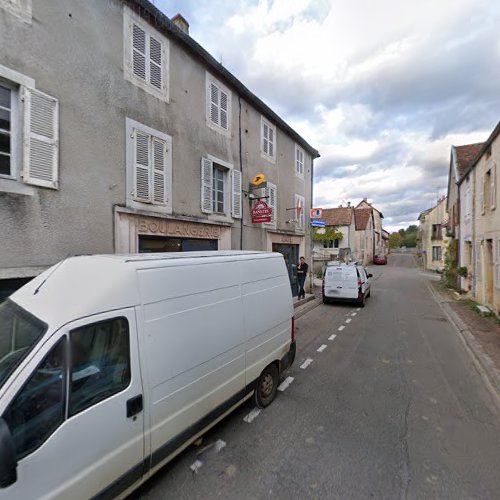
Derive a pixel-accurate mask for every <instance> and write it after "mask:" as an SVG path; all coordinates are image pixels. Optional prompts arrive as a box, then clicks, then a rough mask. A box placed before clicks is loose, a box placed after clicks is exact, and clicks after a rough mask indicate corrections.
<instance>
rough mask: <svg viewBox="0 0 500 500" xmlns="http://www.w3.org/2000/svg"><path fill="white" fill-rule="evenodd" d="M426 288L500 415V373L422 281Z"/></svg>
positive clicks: (441, 298)
mask: <svg viewBox="0 0 500 500" xmlns="http://www.w3.org/2000/svg"><path fill="white" fill-rule="evenodd" d="M424 281H425V284H426V286H427V288H428V289H429V291H430V292H431V294H432V296H433V298H434V299H435V301H436V302H437V303H438V304H439V306H440V307H441V309H442V310H443V312H444V313H445V314H446V316H447V317H448V319H449V321H450V323H451V324H452V325H453V326H454V327H455V329H456V330H457V331H458V333H459V334H460V339H461V340H462V342H463V343H464V346H465V347H466V349H467V351H468V352H469V354H470V355H471V359H472V361H473V363H474V366H475V368H476V370H477V372H478V373H479V375H480V377H481V378H482V379H483V381H484V382H485V385H486V387H487V388H488V390H489V392H490V393H491V395H492V397H493V402H494V403H495V406H496V409H497V411H498V412H499V413H500V372H499V371H498V370H497V368H496V367H495V365H494V363H493V361H492V360H491V358H490V357H489V356H488V355H487V354H486V353H485V352H484V350H483V349H482V347H481V346H480V345H479V343H478V342H477V340H476V339H475V338H474V335H473V334H472V332H471V331H470V329H469V327H468V326H467V325H466V324H465V323H464V321H462V319H461V318H460V317H459V316H458V314H457V313H456V312H455V311H454V310H453V309H452V308H451V307H450V305H449V303H448V302H449V301H447V300H446V298H445V297H443V296H442V295H441V294H440V293H439V292H438V291H436V290H434V289H433V288H432V286H431V285H430V284H429V283H428V282H427V280H424Z"/></svg>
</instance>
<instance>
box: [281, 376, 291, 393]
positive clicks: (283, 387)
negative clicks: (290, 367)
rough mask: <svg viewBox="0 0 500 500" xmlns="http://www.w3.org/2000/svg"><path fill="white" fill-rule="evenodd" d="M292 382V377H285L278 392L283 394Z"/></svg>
mask: <svg viewBox="0 0 500 500" xmlns="http://www.w3.org/2000/svg"><path fill="white" fill-rule="evenodd" d="M293 381H294V378H293V377H287V378H286V379H285V380H283V382H281V384H280V385H279V386H278V391H281V392H283V391H284V390H285V389H287V388H288V387H289V386H290V384H291V383H292V382H293Z"/></svg>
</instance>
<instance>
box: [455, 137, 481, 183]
mask: <svg viewBox="0 0 500 500" xmlns="http://www.w3.org/2000/svg"><path fill="white" fill-rule="evenodd" d="M483 145H484V142H478V143H476V144H465V145H464V146H455V153H456V158H457V170H458V178H459V179H461V178H462V177H463V175H464V174H465V172H466V171H467V170H468V169H469V167H470V166H471V165H472V162H473V161H474V160H475V158H476V156H477V155H478V154H479V151H480V150H481V148H482V147H483Z"/></svg>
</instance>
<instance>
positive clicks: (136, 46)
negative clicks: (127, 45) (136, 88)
mask: <svg viewBox="0 0 500 500" xmlns="http://www.w3.org/2000/svg"><path fill="white" fill-rule="evenodd" d="M132 71H133V72H134V75H135V76H138V77H139V78H141V79H142V80H146V32H145V31H144V30H143V29H142V28H140V27H139V26H137V24H135V23H132Z"/></svg>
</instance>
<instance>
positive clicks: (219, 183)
mask: <svg viewBox="0 0 500 500" xmlns="http://www.w3.org/2000/svg"><path fill="white" fill-rule="evenodd" d="M213 169H214V170H213V189H212V211H213V212H214V213H218V214H224V213H225V209H224V198H225V184H226V172H225V170H224V169H223V168H221V167H219V166H217V165H214V167H213Z"/></svg>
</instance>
